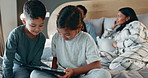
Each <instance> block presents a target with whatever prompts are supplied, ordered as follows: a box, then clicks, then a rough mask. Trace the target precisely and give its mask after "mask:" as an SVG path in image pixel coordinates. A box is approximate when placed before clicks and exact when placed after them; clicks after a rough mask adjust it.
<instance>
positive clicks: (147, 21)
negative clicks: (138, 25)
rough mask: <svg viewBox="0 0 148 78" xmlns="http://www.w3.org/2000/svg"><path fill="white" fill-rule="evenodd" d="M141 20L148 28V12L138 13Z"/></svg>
mask: <svg viewBox="0 0 148 78" xmlns="http://www.w3.org/2000/svg"><path fill="white" fill-rule="evenodd" d="M137 17H138V19H139V21H140V22H142V23H143V24H144V25H145V26H146V27H147V28H148V13H147V14H142V15H137Z"/></svg>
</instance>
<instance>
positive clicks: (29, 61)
mask: <svg viewBox="0 0 148 78" xmlns="http://www.w3.org/2000/svg"><path fill="white" fill-rule="evenodd" d="M24 28H25V26H18V27H16V28H15V29H13V30H12V31H11V32H10V34H9V36H8V39H7V42H6V47H5V52H4V57H3V59H4V60H3V74H4V77H5V78H12V76H13V70H12V68H13V63H16V64H19V65H32V66H33V65H42V63H41V56H42V53H43V49H44V44H45V41H46V38H45V36H44V35H43V33H39V34H38V35H37V37H36V38H35V39H31V38H30V37H28V36H27V35H26V34H25V31H24Z"/></svg>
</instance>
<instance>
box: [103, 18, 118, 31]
mask: <svg viewBox="0 0 148 78" xmlns="http://www.w3.org/2000/svg"><path fill="white" fill-rule="evenodd" d="M115 19H116V18H115V17H112V18H107V17H105V18H104V30H106V29H108V28H111V26H113V25H114V21H115Z"/></svg>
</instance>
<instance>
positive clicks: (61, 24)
mask: <svg viewBox="0 0 148 78" xmlns="http://www.w3.org/2000/svg"><path fill="white" fill-rule="evenodd" d="M81 25H82V15H81V12H80V10H79V9H78V7H76V6H73V5H68V6H66V7H64V8H62V9H61V11H60V12H59V15H58V18H57V28H68V29H70V30H76V29H78V28H79V27H80V26H81Z"/></svg>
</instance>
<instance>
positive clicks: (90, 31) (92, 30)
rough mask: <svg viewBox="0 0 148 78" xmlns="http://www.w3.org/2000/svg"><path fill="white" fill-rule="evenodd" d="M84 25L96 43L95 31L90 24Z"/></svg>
mask: <svg viewBox="0 0 148 78" xmlns="http://www.w3.org/2000/svg"><path fill="white" fill-rule="evenodd" d="M85 25H86V29H87V32H88V33H89V34H90V35H91V36H92V38H93V39H94V40H95V42H97V40H96V36H97V35H96V32H95V29H94V27H93V26H92V24H85Z"/></svg>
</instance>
